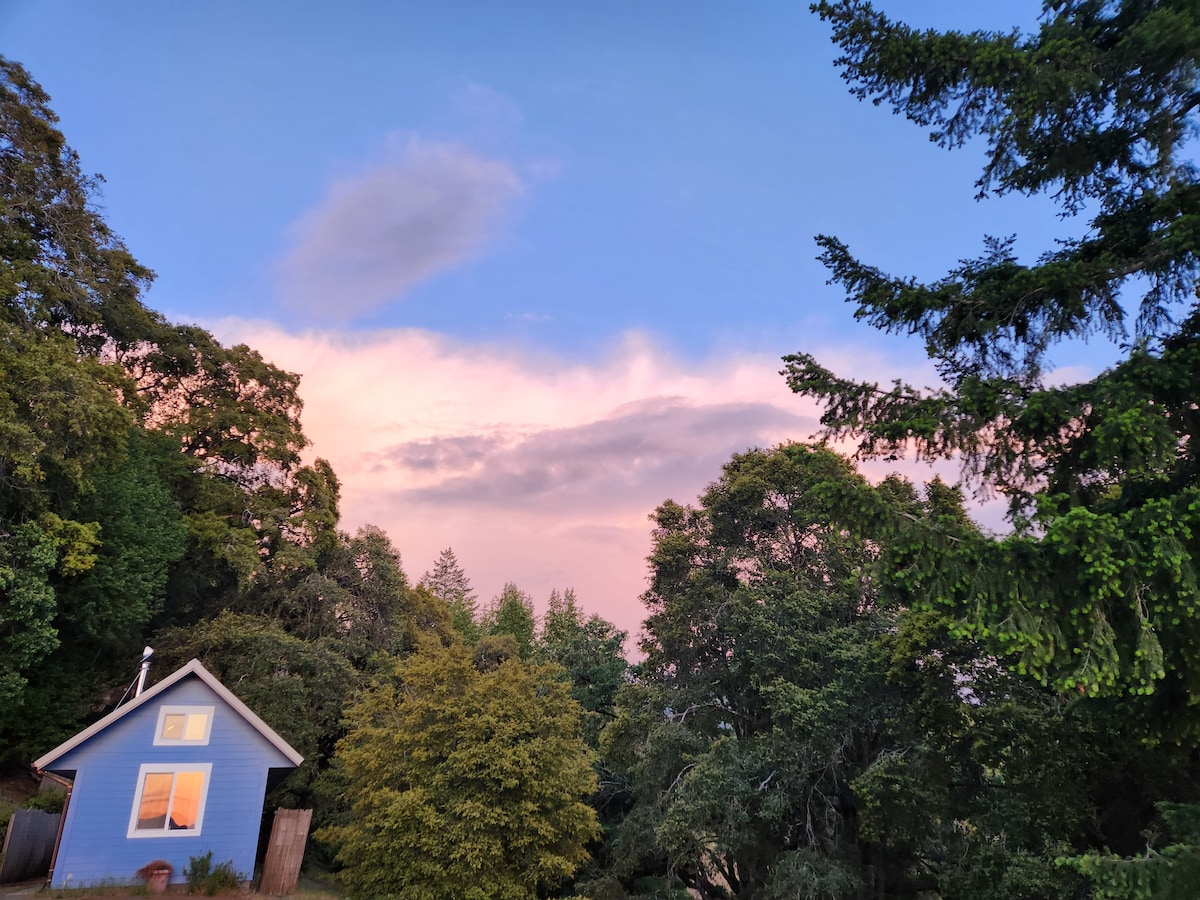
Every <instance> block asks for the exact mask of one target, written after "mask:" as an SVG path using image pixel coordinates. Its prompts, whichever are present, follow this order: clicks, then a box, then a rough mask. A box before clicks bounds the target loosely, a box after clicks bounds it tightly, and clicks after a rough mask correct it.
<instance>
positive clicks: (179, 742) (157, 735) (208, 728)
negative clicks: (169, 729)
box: [154, 706, 216, 747]
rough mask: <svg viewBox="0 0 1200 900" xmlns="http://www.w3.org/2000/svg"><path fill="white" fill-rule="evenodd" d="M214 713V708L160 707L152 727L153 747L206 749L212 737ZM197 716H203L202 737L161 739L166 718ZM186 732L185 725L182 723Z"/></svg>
mask: <svg viewBox="0 0 1200 900" xmlns="http://www.w3.org/2000/svg"><path fill="white" fill-rule="evenodd" d="M215 711H216V707H214V706H160V707H159V709H158V722H157V723H155V725H154V746H155V747H207V746H208V739H209V737H210V736H211V735H212V725H213V713H214V712H215ZM180 715H182V716H198V715H203V716H204V717H205V719H204V737H202V738H197V739H194V740H190V741H189V740H188V739H187V738H167V737H163V726H164V725H165V724H166V721H167V716H180ZM184 729H185V731H186V729H187V724H186V720H185V722H184Z"/></svg>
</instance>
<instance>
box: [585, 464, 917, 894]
mask: <svg viewBox="0 0 1200 900" xmlns="http://www.w3.org/2000/svg"><path fill="white" fill-rule="evenodd" d="M865 490H869V488H868V486H867V485H866V484H865V482H864V481H863V480H862V479H861V477H860V476H858V475H857V474H856V473H855V472H854V471H853V468H852V467H851V465H850V464H849V463H848V462H847V461H846V460H844V459H842V458H840V457H838V456H837V455H836V454H834V453H832V452H830V451H827V450H822V449H818V448H809V447H804V446H801V445H789V446H784V447H779V448H776V449H774V450H771V451H750V452H747V453H744V454H738V455H736V456H735V457H734V458H733V459H732V460H731V461H730V462H729V463H728V464H726V466H725V469H724V472H723V473H722V476H721V478H720V479H719V480H718V481H717V482H715V483H714V484H712V485H711V486H710V487H709V489H708V490H707V491H706V492H705V494H704V495H703V497H702V498H701V502H700V506H699V507H698V508H692V507H683V506H680V505H679V504H677V503H674V502H670V501H668V502H667V503H664V504H663V505H662V506H660V507H659V509H658V510H657V512H656V514H655V517H654V520H655V524H656V528H655V532H654V547H653V551H652V554H651V557H650V563H651V584H650V589H649V590H648V591H647V593H646V595H645V597H644V600H645V602H646V604H647V606H648V608H649V612H650V615H649V617H648V618H647V620H646V623H645V637H644V638H643V640H642V650H643V652H644V654H645V662H644V663H643V666H642V677H641V679H640V681H641V684H640V686H639V687H638V688H637V689H633V690H631V691H629V692H627V693H626V695H625V699H624V702H623V704H622V706H623V709H622V710H621V712H619V713H618V718H617V721H616V722H614V723H613V724H612V725H610V726H609V728H608V729H606V731H605V733H604V735H603V740H602V746H604V747H605V760H606V763H607V764H608V765H609V766H610V767H612V768H613V769H614V770H616V771H618V772H620V773H621V774H622V777H623V778H624V780H625V781H626V783H627V784H628V786H629V787H628V789H629V791H630V794H631V807H630V810H629V813H628V815H627V816H626V817H625V819H624V821H622V822H621V824H620V826H619V828H618V829H617V838H616V845H615V846H614V848H613V856H614V858H615V859H618V860H622V862H619V863H618V868H617V871H618V874H620V875H622V876H624V877H626V878H631V877H634V876H636V875H637V874H638V873H639V872H641V873H643V874H644V873H654V872H656V871H657V872H665V873H667V874H671V875H673V876H674V877H675V878H677V879H679V880H680V881H681V882H682V883H683V884H685V885H687V886H688V887H689V888H692V889H694V890H697V891H699V892H700V894H701V896H704V897H718V896H724V894H723V893H722V891H725V892H728V894H729V895H732V896H736V897H757V896H772V897H774V896H779V897H799V896H814V897H815V896H826V895H828V896H843V895H846V894H848V893H850V892H851V891H855V890H858V888H859V887H860V886H866V885H870V884H871V883H872V882H873V881H874V882H875V883H877V884H878V886H879V887H880V889H882V887H883V885H884V884H885V883H886V879H885V878H884V876H883V874H882V873H879V874H878V875H876V876H872V874H871V867H872V866H875V867H876V868H879V867H880V863H879V861H878V860H876V859H874V858H873V857H871V855H870V853H871V848H869V847H865V846H860V845H859V844H858V843H857V834H856V818H857V813H856V809H855V805H854V801H853V798H852V796H851V793H850V790H849V783H850V781H851V780H852V779H853V778H854V777H855V776H856V775H857V774H859V773H860V772H862V771H863V770H864V769H865V768H866V767H867V766H868V765H869V764H870V763H871V761H872V760H873V759H874V758H875V756H876V755H877V754H878V753H879V752H880V750H881V748H882V747H883V746H884V744H883V738H884V735H883V732H882V725H883V722H884V720H885V719H886V715H885V713H886V710H888V709H889V708H890V706H891V705H892V704H893V703H894V696H893V695H894V693H895V692H894V691H892V690H891V689H889V687H888V685H887V683H886V666H885V665H884V663H883V660H882V657H881V655H880V654H879V653H878V652H877V650H876V645H877V642H878V639H879V638H880V636H881V635H883V634H885V633H887V631H888V630H889V629H890V628H892V627H894V623H895V616H896V613H895V611H894V610H891V609H889V608H887V607H886V606H885V605H882V604H880V603H879V602H878V597H877V593H876V590H875V588H874V586H873V584H872V581H871V579H870V577H869V572H868V565H869V563H870V561H871V559H872V555H873V551H872V549H871V547H870V546H869V545H868V544H867V542H866V541H865V540H863V539H862V538H861V537H857V536H854V535H852V534H849V533H847V532H845V531H844V530H842V529H839V528H838V527H836V525H835V524H834V523H835V518H834V510H835V508H836V507H837V506H839V505H840V503H839V501H840V498H841V496H843V494H844V493H845V492H855V491H865ZM618 780H619V779H618Z"/></svg>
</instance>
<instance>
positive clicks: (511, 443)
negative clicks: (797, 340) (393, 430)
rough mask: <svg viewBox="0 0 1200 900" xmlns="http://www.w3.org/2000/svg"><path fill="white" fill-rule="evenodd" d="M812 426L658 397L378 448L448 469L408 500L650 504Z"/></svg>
mask: <svg viewBox="0 0 1200 900" xmlns="http://www.w3.org/2000/svg"><path fill="white" fill-rule="evenodd" d="M814 424H815V423H813V422H812V420H811V419H807V418H805V417H802V416H798V415H795V414H793V413H790V412H787V411H786V410H782V409H780V408H779V407H777V406H773V405H770V404H767V403H722V404H713V405H707V406H695V405H691V404H688V403H687V402H685V401H683V400H681V399H678V398H656V399H653V400H647V401H641V402H638V403H635V404H628V405H626V406H624V407H621V408H620V409H618V410H616V411H615V412H614V414H613V415H612V416H611V417H609V418H606V419H602V420H600V421H596V422H591V423H588V424H586V425H581V426H577V427H573V428H554V429H547V430H545V431H540V432H536V433H534V434H532V435H509V436H506V437H502V438H501V437H499V436H489V437H486V438H483V437H481V438H451V437H447V438H433V439H430V440H423V441H413V442H408V443H404V444H399V445H396V446H394V447H391V448H389V449H388V450H386V451H384V452H383V453H382V454H380V457H381V459H380V464H390V465H392V466H395V467H396V468H397V469H400V470H409V471H412V472H414V473H418V472H419V473H421V474H424V475H427V474H429V473H430V472H431V471H435V470H436V471H438V472H440V473H442V474H444V475H445V476H446V477H444V478H443V480H441V481H440V482H439V483H438V484H435V485H431V486H427V487H422V488H415V489H412V490H406V491H401V492H398V495H397V496H396V501H397V502H400V503H404V504H408V505H433V506H439V507H448V506H453V507H457V506H473V507H479V506H484V507H493V508H498V509H509V510H512V511H514V512H516V511H521V510H524V511H531V512H532V511H545V510H549V509H554V508H563V509H565V508H567V507H573V506H578V507H579V508H586V509H588V510H589V512H591V513H594V512H595V511H596V510H598V509H606V508H607V509H621V508H630V507H639V508H645V509H646V510H647V511H649V509H651V508H652V507H653V506H654V505H656V504H657V503H659V502H661V501H662V500H665V499H666V498H667V497H670V496H675V498H676V499H678V500H680V501H690V500H692V499H693V498H694V496H695V494H696V492H697V491H698V490H699V489H701V488H702V487H703V485H705V484H707V483H708V482H710V481H712V480H713V479H715V478H716V477H717V475H718V473H719V472H720V467H721V465H722V464H723V463H724V462H726V461H727V460H728V458H729V456H730V454H731V453H734V452H737V451H739V450H744V449H746V448H747V447H749V446H752V445H755V444H756V443H757V444H759V445H767V444H770V443H772V442H773V439H772V438H771V437H769V436H770V435H777V434H779V433H781V432H783V433H790V434H794V435H796V436H798V437H799V436H802V435H805V434H808V433H809V432H810V431H812V430H813V425H814ZM383 460H386V463H384V462H383Z"/></svg>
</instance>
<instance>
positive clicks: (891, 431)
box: [785, 0, 1200, 737]
mask: <svg viewBox="0 0 1200 900" xmlns="http://www.w3.org/2000/svg"><path fill="white" fill-rule="evenodd" d="M815 8H816V10H817V11H818V12H819V13H820V15H821V16H822V18H824V19H826V20H827V21H829V22H831V23H832V25H833V28H834V40H835V42H836V43H838V44H839V45H840V47H841V48H842V50H843V51H844V55H843V56H842V57H841V59H840V60H839V65H841V66H842V67H843V69H844V76H845V78H846V79H847V81H849V82H850V84H851V85H852V91H853V92H854V93H855V94H856V95H857V96H858V97H860V98H869V99H871V100H872V101H873V102H875V103H876V104H879V103H886V104H889V105H891V106H892V107H893V108H894V109H895V110H896V111H897V112H903V113H904V114H905V115H906V116H908V117H909V118H910V119H911V120H913V121H914V122H915V123H917V124H918V125H920V126H922V127H927V128H929V129H930V136H931V138H932V139H933V140H934V141H935V142H937V143H939V144H940V145H942V146H944V147H957V146H960V145H962V144H964V143H965V142H967V141H968V140H970V139H971V138H973V137H976V136H980V137H982V138H983V139H984V140H985V141H986V143H987V163H986V165H985V168H984V171H983V174H982V176H981V178H980V179H979V182H978V187H979V191H980V195H981V196H985V195H988V194H1003V193H1008V192H1012V191H1016V192H1020V193H1026V194H1033V193H1037V192H1041V191H1049V192H1052V194H1053V196H1054V197H1055V199H1056V200H1057V201H1058V202H1059V203H1060V204H1061V207H1062V210H1063V212H1064V214H1065V216H1066V217H1067V218H1068V219H1069V220H1071V221H1078V220H1080V219H1081V218H1082V217H1083V216H1085V215H1086V216H1088V218H1087V221H1086V224H1082V225H1081V232H1082V236H1080V237H1077V238H1074V239H1072V240H1068V241H1065V242H1062V243H1061V244H1060V245H1059V246H1058V247H1057V248H1055V249H1053V250H1049V251H1047V252H1045V253H1043V254H1042V255H1041V256H1040V257H1039V258H1038V259H1037V260H1036V261H1035V262H1033V263H1024V262H1021V261H1020V259H1019V258H1018V257H1017V255H1016V253H1015V248H1014V243H1013V239H1011V238H1009V239H1003V240H999V239H993V238H988V239H987V240H986V242H985V252H984V253H983V255H982V256H980V257H979V258H977V259H973V260H967V261H964V262H962V263H960V264H959V265H958V266H957V267H955V268H954V269H953V270H952V271H951V272H950V273H949V274H948V275H947V276H946V277H945V278H943V279H941V280H938V281H935V282H932V283H929V284H923V283H919V282H917V281H915V280H913V279H905V278H897V277H893V276H890V275H887V274H885V273H883V272H881V271H879V270H878V269H875V268H873V267H871V266H869V265H867V264H864V263H862V262H860V261H858V260H857V259H855V258H854V257H853V255H852V254H851V253H850V251H849V249H848V248H847V247H846V246H845V245H844V244H843V243H842V242H840V241H838V240H837V239H836V238H832V237H827V236H821V237H819V238H818V239H817V240H818V244H819V245H820V247H821V250H822V254H821V259H822V260H823V261H824V262H825V264H826V265H827V266H828V267H829V269H830V272H831V276H832V279H833V280H834V281H835V282H837V283H839V284H841V285H843V286H844V287H845V288H846V289H847V291H848V293H849V298H850V300H851V301H852V302H854V303H855V304H856V305H857V312H856V315H857V316H858V317H859V318H862V319H865V320H867V321H868V322H869V323H870V324H872V325H874V326H875V327H877V328H882V329H884V330H887V331H900V332H907V333H912V334H917V335H920V336H921V337H922V338H924V340H925V343H926V348H927V351H928V353H929V355H930V357H931V358H932V359H933V360H934V361H935V362H936V364H937V368H938V371H939V374H940V375H941V377H942V379H943V382H944V386H943V387H940V388H935V389H925V390H918V389H915V388H913V387H911V386H909V385H906V384H901V383H900V382H896V383H895V384H894V385H892V386H891V387H890V388H887V387H885V388H881V387H879V386H878V385H875V384H865V383H858V382H854V381H851V380H847V379H844V378H842V377H839V376H837V375H835V374H834V373H832V372H830V371H828V370H826V369H824V368H822V367H821V366H820V365H819V364H818V363H817V362H816V360H815V359H813V358H812V357H811V356H809V355H806V354H797V355H795V356H791V357H787V358H786V363H787V367H786V369H785V373H786V375H787V379H788V382H789V384H790V385H791V387H792V389H793V390H795V391H797V392H800V393H803V394H807V395H810V396H813V397H816V398H818V399H819V400H821V401H823V402H824V403H825V404H826V408H825V412H824V415H823V417H822V422H823V424H824V425H825V428H826V432H827V434H829V435H834V436H854V437H857V438H858V439H859V454H860V455H861V456H863V457H878V456H885V457H893V456H897V455H900V454H902V453H904V452H906V451H909V450H912V451H915V453H916V455H917V456H918V457H920V458H927V459H934V458H942V457H945V458H955V459H960V460H961V461H962V463H963V465H964V477H965V478H966V480H968V481H969V482H971V483H973V484H975V485H976V486H978V487H980V488H981V489H983V490H985V491H986V490H998V491H1000V492H1002V493H1004V494H1006V495H1007V496H1008V498H1009V500H1010V506H1011V519H1012V523H1013V525H1014V533H1013V534H1012V535H1010V536H1008V537H1005V538H1003V539H991V538H987V537H984V536H978V537H974V538H971V539H969V540H960V541H958V542H953V541H948V540H945V539H944V538H943V537H942V536H941V535H940V534H939V532H938V531H937V529H932V530H926V531H923V532H921V531H917V530H914V529H912V528H907V527H906V525H905V523H904V522H903V521H902V520H897V521H895V522H894V523H893V525H894V527H893V532H894V534H895V535H896V536H897V537H896V543H897V544H901V543H907V545H908V546H907V549H904V548H901V549H900V551H899V552H900V555H901V556H902V557H903V559H900V558H898V559H897V560H896V563H897V565H896V567H895V570H894V571H895V580H896V582H897V583H898V584H899V583H904V584H906V585H907V586H908V588H909V594H910V597H911V602H912V603H914V604H924V605H929V604H937V605H939V606H943V607H944V608H946V609H947V610H949V611H951V612H952V613H953V614H955V615H956V616H957V617H958V618H959V621H960V622H961V623H962V625H963V627H964V628H967V629H968V630H969V631H970V632H971V633H972V634H975V635H977V636H979V637H981V638H983V639H986V640H987V641H988V642H989V644H990V646H991V647H992V648H993V649H994V650H995V651H996V652H999V653H1002V654H1005V655H1010V656H1012V657H1014V658H1015V660H1016V661H1017V662H1018V664H1019V665H1020V666H1021V667H1023V668H1024V669H1025V670H1027V671H1030V672H1033V673H1035V674H1036V675H1037V676H1038V677H1040V678H1043V679H1046V680H1048V681H1050V682H1052V683H1053V684H1054V685H1056V686H1057V687H1059V688H1061V689H1063V690H1080V691H1083V692H1085V693H1087V694H1088V695H1092V696H1095V695H1099V694H1120V695H1124V696H1126V697H1127V698H1129V708H1130V713H1131V714H1139V715H1142V716H1143V721H1142V723H1141V724H1140V725H1138V726H1134V727H1140V728H1145V729H1147V730H1148V731H1150V732H1151V733H1153V734H1156V735H1160V736H1168V737H1175V736H1181V735H1183V734H1188V735H1191V736H1194V735H1195V734H1196V733H1197V731H1198V729H1200V718H1198V717H1197V716H1196V715H1195V714H1194V710H1195V707H1194V706H1193V705H1192V704H1191V701H1190V699H1189V698H1191V697H1192V696H1193V695H1194V690H1195V686H1196V684H1197V683H1198V681H1197V679H1200V630H1198V629H1200V617H1197V604H1198V602H1200V595H1198V593H1197V568H1196V557H1197V552H1198V551H1200V544H1198V543H1197V540H1198V539H1200V456H1198V452H1200V433H1198V428H1200V418H1198V417H1197V414H1196V408H1195V398H1196V397H1197V396H1198V395H1200V307H1198V306H1197V303H1196V300H1195V296H1196V290H1197V273H1198V271H1200V256H1198V253H1200V238H1198V235H1200V231H1198V229H1200V173H1198V171H1197V168H1196V166H1195V164H1194V162H1193V161H1192V159H1191V158H1190V154H1189V150H1190V147H1191V146H1192V145H1189V143H1188V142H1189V141H1190V140H1191V139H1192V138H1193V136H1194V134H1195V130H1196V127H1197V125H1198V124H1200V117H1198V110H1200V91H1197V81H1196V78H1197V74H1196V73H1197V55H1198V50H1197V48H1200V10H1197V8H1196V6H1195V4H1194V3H1191V2H1180V0H1176V2H1172V0H1157V2H1141V0H1124V2H1113V0H1110V2H1105V0H1056V2H1048V3H1047V4H1046V6H1045V14H1044V17H1043V21H1042V24H1041V26H1040V28H1039V29H1038V31H1037V32H1036V33H1034V34H1030V35H1023V34H1021V33H1019V32H1017V31H1012V32H1004V33H992V32H975V33H972V34H962V33H958V32H949V33H945V34H939V33H936V32H932V31H917V30H915V29H913V28H910V27H908V26H906V25H902V24H898V23H895V22H892V21H890V20H889V19H888V18H887V17H885V16H884V15H883V14H881V13H879V12H878V11H877V10H875V9H874V8H873V7H872V6H871V5H870V4H869V3H864V2H859V0H846V2H836V3H832V2H823V3H819V4H817V6H816V7H815ZM1135 293H1139V294H1140V298H1139V300H1138V304H1137V312H1136V314H1134V313H1133V312H1131V311H1127V309H1126V306H1127V304H1128V303H1129V302H1130V301H1132V300H1133V295H1134V294H1135ZM1095 334H1101V335H1104V336H1106V337H1109V338H1112V339H1114V340H1117V341H1120V342H1122V343H1121V345H1120V346H1121V349H1122V351H1123V353H1124V355H1123V357H1122V358H1121V360H1120V361H1119V362H1118V363H1117V364H1116V365H1114V366H1113V367H1112V368H1110V369H1107V370H1105V371H1104V372H1102V373H1100V374H1099V375H1097V376H1095V377H1094V378H1092V379H1091V380H1089V381H1086V382H1084V383H1081V384H1074V385H1067V386H1053V385H1051V384H1049V383H1047V380H1046V377H1045V373H1046V370H1047V367H1048V366H1049V365H1050V363H1049V354H1050V352H1051V350H1052V349H1053V347H1054V345H1055V344H1056V343H1057V342H1061V341H1065V340H1072V339H1080V338H1087V337H1089V336H1093V335H1095ZM905 534H907V537H906V538H903V539H902V538H901V537H900V536H901V535H905ZM968 572H970V573H971V575H970V577H965V576H966V573H968ZM1146 696H1149V700H1148V701H1146V700H1138V699H1137V698H1138V697H1146Z"/></svg>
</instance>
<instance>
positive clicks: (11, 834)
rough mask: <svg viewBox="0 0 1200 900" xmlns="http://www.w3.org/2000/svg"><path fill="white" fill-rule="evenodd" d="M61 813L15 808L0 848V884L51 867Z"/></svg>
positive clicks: (43, 872)
mask: <svg viewBox="0 0 1200 900" xmlns="http://www.w3.org/2000/svg"><path fill="white" fill-rule="evenodd" d="M61 818H62V815H61V814H60V813H48V812H42V811H41V810H40V809H18V810H16V811H14V812H13V814H12V818H11V819H9V821H8V834H6V835H5V836H4V849H3V850H0V854H2V858H0V884H4V883H5V882H8V881H24V880H25V879H27V878H37V877H38V876H39V875H45V874H47V873H49V871H50V860H51V859H52V858H53V857H54V839H55V838H56V837H58V820H59V819H61Z"/></svg>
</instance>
